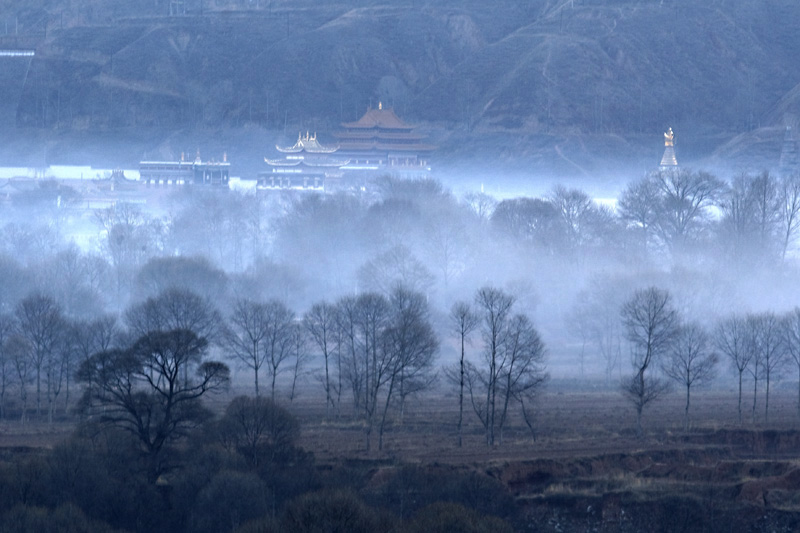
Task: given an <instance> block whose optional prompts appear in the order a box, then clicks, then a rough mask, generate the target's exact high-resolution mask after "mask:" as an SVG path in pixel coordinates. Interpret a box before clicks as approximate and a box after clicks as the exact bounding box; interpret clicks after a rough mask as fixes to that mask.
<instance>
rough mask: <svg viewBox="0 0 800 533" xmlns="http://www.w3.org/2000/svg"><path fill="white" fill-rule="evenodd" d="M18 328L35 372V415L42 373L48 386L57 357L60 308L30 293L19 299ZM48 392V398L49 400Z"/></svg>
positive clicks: (38, 409)
mask: <svg viewBox="0 0 800 533" xmlns="http://www.w3.org/2000/svg"><path fill="white" fill-rule="evenodd" d="M15 315H16V318H17V328H18V332H19V334H20V336H21V337H22V338H23V339H25V341H26V343H27V346H28V350H29V351H28V357H29V358H30V361H31V365H32V366H33V370H34V372H35V373H36V415H37V416H38V415H39V414H40V412H41V403H42V373H43V372H44V374H45V385H46V386H47V385H51V384H52V383H51V380H50V379H48V378H53V379H54V378H55V375H53V374H51V372H55V369H56V367H57V366H58V365H57V364H56V363H57V360H58V358H59V357H60V355H61V354H60V351H59V350H60V349H61V347H62V340H63V334H64V328H65V321H64V318H63V316H62V314H61V307H60V306H59V305H58V304H57V303H56V302H55V300H53V299H52V298H50V297H49V296H45V295H43V294H32V295H30V296H28V297H26V298H24V299H22V300H21V301H20V302H19V303H18V304H17V307H16V310H15ZM49 392H50V390H49V389H48V395H47V399H48V401H49V400H50V399H51V395H50V394H49Z"/></svg>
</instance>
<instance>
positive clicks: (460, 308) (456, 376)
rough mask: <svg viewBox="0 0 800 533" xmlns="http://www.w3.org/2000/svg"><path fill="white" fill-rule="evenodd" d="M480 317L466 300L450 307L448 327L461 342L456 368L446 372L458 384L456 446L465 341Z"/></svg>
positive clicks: (461, 413)
mask: <svg viewBox="0 0 800 533" xmlns="http://www.w3.org/2000/svg"><path fill="white" fill-rule="evenodd" d="M479 321H480V317H478V315H477V314H475V312H474V311H473V310H472V307H471V306H470V304H469V303H468V302H456V303H454V304H453V307H451V308H450V327H451V331H453V332H454V333H455V334H456V335H457V336H458V340H459V341H460V343H461V357H460V358H459V361H458V368H452V369H450V371H449V372H448V373H447V375H448V378H449V379H450V381H451V382H453V383H455V384H456V385H457V386H458V447H459V448H461V446H462V426H463V421H464V385H465V383H466V381H465V373H466V366H465V363H466V346H465V345H466V343H467V341H468V340H469V336H470V334H471V333H472V332H473V331H475V328H476V327H478V323H479Z"/></svg>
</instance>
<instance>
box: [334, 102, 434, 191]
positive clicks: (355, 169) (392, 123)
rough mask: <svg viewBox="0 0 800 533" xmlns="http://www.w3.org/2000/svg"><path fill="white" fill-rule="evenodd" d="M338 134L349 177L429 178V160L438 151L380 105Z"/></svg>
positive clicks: (343, 168)
mask: <svg viewBox="0 0 800 533" xmlns="http://www.w3.org/2000/svg"><path fill="white" fill-rule="evenodd" d="M342 128H343V131H340V132H338V133H336V134H335V136H336V138H337V139H338V141H339V150H338V152H337V154H338V156H339V157H342V158H346V159H349V162H348V163H347V164H346V165H344V166H342V167H341V169H342V170H343V171H344V173H345V176H353V175H380V174H392V175H397V176H400V177H409V178H414V177H426V176H428V175H429V174H430V170H431V167H430V164H429V162H428V157H429V155H430V153H431V152H433V151H434V150H435V149H436V147H435V146H433V145H431V144H428V143H426V142H425V136H424V135H420V134H417V133H415V132H414V131H413V130H414V126H410V125H408V124H406V123H405V122H403V120H401V119H400V118H399V117H398V116H397V115H396V114H395V113H394V110H392V109H391V108H384V107H383V104H380V103H379V104H378V109H371V108H370V109H368V110H367V112H366V113H365V114H364V116H362V117H361V118H360V119H359V120H357V121H356V122H346V123H343V124H342Z"/></svg>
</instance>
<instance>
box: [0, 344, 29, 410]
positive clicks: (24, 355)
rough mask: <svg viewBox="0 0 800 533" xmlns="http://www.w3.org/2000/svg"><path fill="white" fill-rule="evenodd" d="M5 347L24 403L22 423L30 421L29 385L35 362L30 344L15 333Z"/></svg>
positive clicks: (21, 401)
mask: <svg viewBox="0 0 800 533" xmlns="http://www.w3.org/2000/svg"><path fill="white" fill-rule="evenodd" d="M4 349H5V351H6V353H7V354H8V357H9V358H10V359H11V365H12V367H13V371H14V377H15V378H16V379H15V381H16V383H17V388H18V390H19V399H20V403H21V404H22V408H21V410H20V418H19V419H20V423H22V424H23V425H24V424H25V422H27V421H28V385H29V384H30V383H31V382H32V381H33V374H34V372H33V363H32V361H31V358H30V345H29V343H28V341H27V340H25V339H24V338H23V337H22V336H21V335H19V334H18V333H15V334H14V335H12V336H11V337H10V338H9V339H8V340H7V341H6V343H5V346H4Z"/></svg>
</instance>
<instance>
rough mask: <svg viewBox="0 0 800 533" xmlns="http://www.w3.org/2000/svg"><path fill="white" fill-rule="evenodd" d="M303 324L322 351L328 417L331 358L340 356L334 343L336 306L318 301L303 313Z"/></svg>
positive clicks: (332, 385) (332, 389)
mask: <svg viewBox="0 0 800 533" xmlns="http://www.w3.org/2000/svg"><path fill="white" fill-rule="evenodd" d="M303 325H304V326H305V328H306V330H307V331H308V334H309V335H310V337H311V340H312V341H313V343H314V344H315V345H316V347H317V348H319V350H320V351H321V352H322V359H323V363H324V365H325V376H324V377H323V378H322V385H323V387H324V389H325V415H326V417H328V418H330V414H331V409H332V408H333V407H334V398H333V396H334V392H335V390H336V383H335V382H334V381H333V380H332V376H331V374H332V371H333V368H331V367H332V366H333V363H334V361H333V359H334V357H336V358H337V359H338V358H340V357H341V354H338V352H337V343H336V307H335V306H334V305H331V304H329V303H328V302H319V303H316V304H314V305H313V306H311V309H309V310H308V312H306V314H305V315H303Z"/></svg>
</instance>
